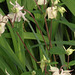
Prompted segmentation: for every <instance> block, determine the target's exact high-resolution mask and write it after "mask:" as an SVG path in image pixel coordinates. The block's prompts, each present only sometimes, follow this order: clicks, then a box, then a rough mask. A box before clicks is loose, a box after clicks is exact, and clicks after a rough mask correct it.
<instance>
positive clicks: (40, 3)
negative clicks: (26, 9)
mask: <svg viewBox="0 0 75 75" xmlns="http://www.w3.org/2000/svg"><path fill="white" fill-rule="evenodd" d="M37 3H38V5H44V0H38V2H37ZM45 4H47V0H45Z"/></svg>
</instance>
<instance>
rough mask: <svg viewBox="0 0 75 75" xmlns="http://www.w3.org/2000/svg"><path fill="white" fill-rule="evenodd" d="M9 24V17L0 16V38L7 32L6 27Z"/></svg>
mask: <svg viewBox="0 0 75 75" xmlns="http://www.w3.org/2000/svg"><path fill="white" fill-rule="evenodd" d="M7 22H8V17H7V16H4V17H3V16H2V15H1V14H0V36H1V34H2V33H4V31H5V25H6V23H7Z"/></svg>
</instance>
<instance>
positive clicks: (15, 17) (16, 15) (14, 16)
mask: <svg viewBox="0 0 75 75" xmlns="http://www.w3.org/2000/svg"><path fill="white" fill-rule="evenodd" d="M10 4H11V5H13V8H12V11H13V13H10V14H8V16H9V17H10V19H11V20H12V22H14V21H18V22H20V21H21V17H22V18H23V20H24V21H26V20H27V19H26V18H25V16H24V15H26V11H24V13H22V9H23V8H24V6H22V7H21V6H20V5H19V4H18V3H17V1H15V5H14V4H13V3H12V2H11V1H10Z"/></svg>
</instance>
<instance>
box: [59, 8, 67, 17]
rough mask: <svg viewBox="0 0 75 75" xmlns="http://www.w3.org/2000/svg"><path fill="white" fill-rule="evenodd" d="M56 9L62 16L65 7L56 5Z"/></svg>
mask: <svg viewBox="0 0 75 75" xmlns="http://www.w3.org/2000/svg"><path fill="white" fill-rule="evenodd" d="M58 11H59V12H60V13H61V15H62V17H63V13H64V12H65V11H66V9H65V8H64V7H58Z"/></svg>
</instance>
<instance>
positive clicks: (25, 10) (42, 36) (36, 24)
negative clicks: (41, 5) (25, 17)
mask: <svg viewBox="0 0 75 75" xmlns="http://www.w3.org/2000/svg"><path fill="white" fill-rule="evenodd" d="M24 11H27V12H28V13H29V14H30V15H31V16H32V18H33V19H34V21H35V23H36V25H37V27H38V29H39V31H40V33H41V35H42V38H43V40H44V42H45V45H46V48H47V49H48V46H47V43H46V41H45V39H44V36H43V33H42V31H41V29H40V27H39V25H38V23H37V21H36V20H35V18H34V16H33V15H32V14H31V12H29V11H28V10H25V9H24Z"/></svg>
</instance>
